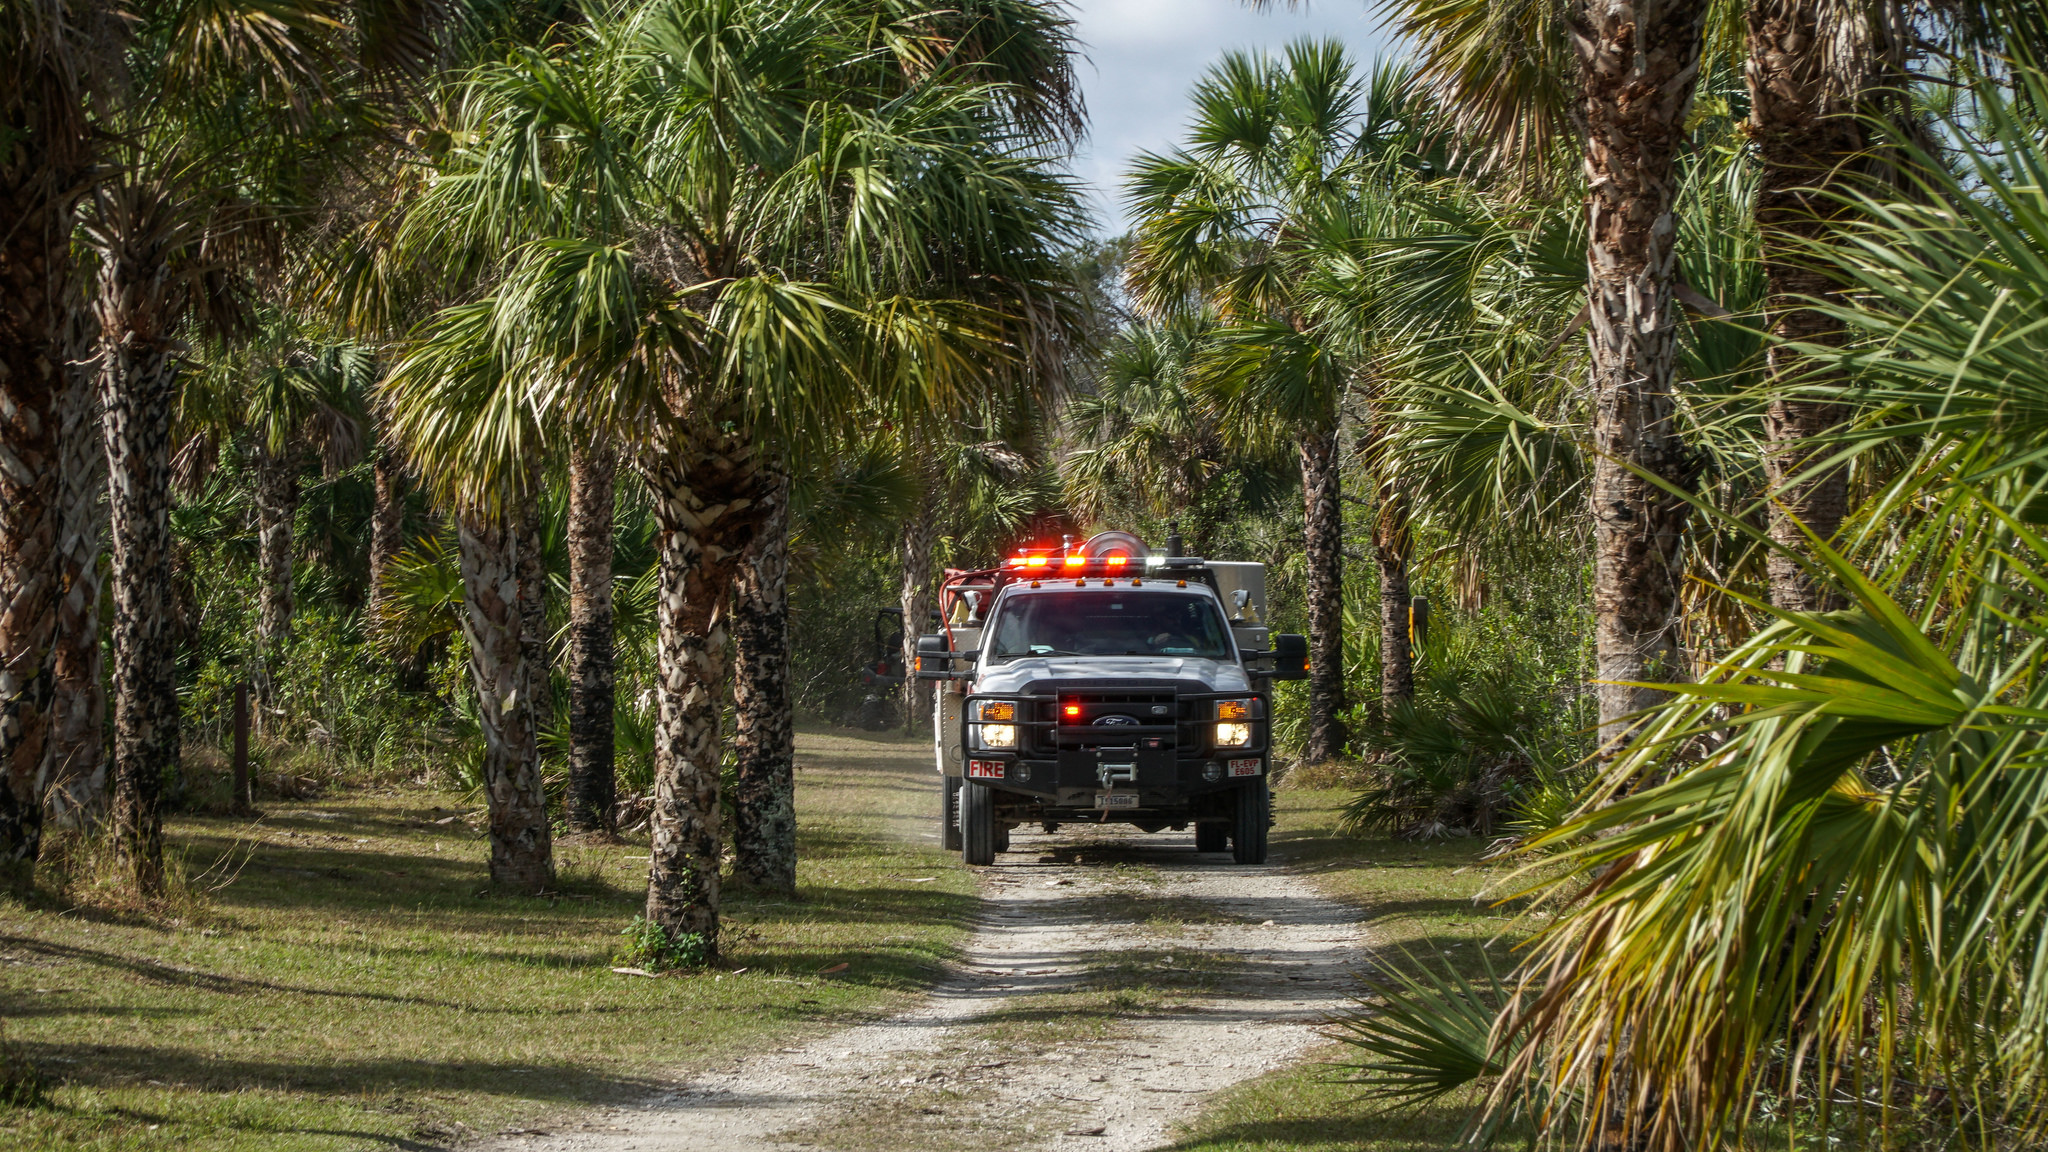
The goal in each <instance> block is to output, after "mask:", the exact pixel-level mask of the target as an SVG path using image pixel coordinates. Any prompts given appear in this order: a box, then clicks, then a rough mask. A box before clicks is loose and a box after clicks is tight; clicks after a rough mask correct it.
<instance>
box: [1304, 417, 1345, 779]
mask: <svg viewBox="0 0 2048 1152" xmlns="http://www.w3.org/2000/svg"><path fill="white" fill-rule="evenodd" d="M1342 495H1343V493H1342V488H1341V482H1340V480H1339V477H1338V452H1337V433H1336V432H1335V431H1334V430H1331V431H1321V432H1309V433H1305V434H1303V436H1302V439H1301V496H1302V534H1303V537H1304V539H1303V543H1302V552H1303V554H1304V559H1305V560H1306V562H1307V564H1308V650H1309V674H1308V744H1307V747H1305V748H1304V749H1303V750H1302V759H1303V761H1304V762H1306V763H1309V764H1320V763H1322V762H1323V761H1325V760H1334V759H1336V758H1337V757H1339V756H1342V755H1343V754H1344V739H1345V733H1344V721H1343V719H1342V715H1341V714H1342V713H1343V711H1344V512H1343V506H1342Z"/></svg>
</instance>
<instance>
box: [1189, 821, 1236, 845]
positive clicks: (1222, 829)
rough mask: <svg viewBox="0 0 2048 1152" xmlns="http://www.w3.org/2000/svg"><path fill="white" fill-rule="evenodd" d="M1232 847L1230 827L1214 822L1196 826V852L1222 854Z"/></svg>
mask: <svg viewBox="0 0 2048 1152" xmlns="http://www.w3.org/2000/svg"><path fill="white" fill-rule="evenodd" d="M1228 847H1230V825H1228V824H1223V823H1217V822H1212V823H1208V824H1197V825H1195V851H1197V852H1221V851H1223V850H1224V849H1225V848H1228Z"/></svg>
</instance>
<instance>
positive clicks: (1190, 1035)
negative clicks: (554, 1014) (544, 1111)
mask: <svg viewBox="0 0 2048 1152" xmlns="http://www.w3.org/2000/svg"><path fill="white" fill-rule="evenodd" d="M982 881H983V885H982V888H983V896H984V908H983V914H982V918H981V921H980V923H979V925H978V930H977V932H976V934H975V936H974V937H973V939H972V941H971V942H970V944H969V946H968V953H967V957H966V962H965V964H964V965H963V967H962V969H961V970H960V971H959V972H958V973H957V974H956V975H955V976H953V977H952V978H950V979H949V980H948V981H947V982H946V983H944V984H942V985H941V986H940V987H939V988H938V990H937V991H935V992H934V993H933V994H932V995H931V997H930V998H929V999H928V1000H927V1001H926V1002H925V1003H923V1004H922V1005H920V1006H918V1007H916V1008H914V1009H912V1010H910V1011H908V1012H905V1013H903V1014H901V1015H898V1016H894V1017H891V1018H889V1019H887V1020H883V1021H880V1022H877V1023H873V1024H867V1025H861V1026H858V1027H853V1028H849V1029H846V1030H843V1031H840V1032H836V1033H833V1034H831V1035H829V1036H826V1037H823V1038H822V1039H819V1040H817V1041H815V1042H813V1043H811V1044H808V1045H806V1046H804V1047H802V1048H793V1049H784V1050H782V1051H779V1052H773V1053H763V1054H759V1055H755V1056H752V1057H749V1058H747V1059H746V1060H744V1061H742V1062H740V1063H738V1064H736V1065H734V1066H732V1067H730V1068H723V1069H719V1070H717V1071H714V1072H711V1073H708V1074H704V1075H701V1076H699V1077H698V1078H697V1079H695V1080H694V1081H692V1082H690V1083H689V1084H687V1085H686V1086H684V1087H683V1088H681V1089H679V1090H678V1091H677V1092H675V1093H673V1094H671V1095H669V1096H666V1097H664V1098H662V1099H659V1100H656V1101H651V1102H649V1103H647V1104H645V1105H643V1106H641V1107H639V1108H623V1109H612V1110H607V1111H604V1112H600V1113H596V1114H591V1115H588V1116H586V1117H585V1118H584V1120H583V1122H582V1123H580V1124H578V1125H576V1126H575V1127H574V1128H564V1127H557V1128H555V1129H553V1130H552V1131H551V1132H549V1133H547V1134H545V1135H540V1134H534V1135H522V1136H516V1137H512V1138H509V1139H504V1140H501V1141H499V1142H498V1144H497V1145H496V1147H497V1148H500V1149H504V1150H511V1149H551V1150H560V1152H572V1150H573V1152H622V1150H625V1149H638V1150H645V1152H656V1150H662V1152H771V1150H772V1152H788V1150H790V1149H798V1148H809V1149H823V1150H830V1152H869V1150H873V1152H884V1150H888V1152H895V1150H899V1149H902V1150H911V1149H928V1150H931V1152H945V1150H953V1149H963V1150H964V1149H973V1150H976V1152H994V1150H996V1149H1002V1150H1005V1152H1008V1150H1010V1149H1054V1150H1066V1149H1091V1150H1095V1152H1139V1150H1142V1149H1152V1148H1159V1147H1162V1146H1164V1145H1166V1144H1168V1143H1169V1142H1170V1133H1171V1132H1172V1129H1173V1127H1174V1125H1175V1124H1176V1123H1178V1122H1180V1121H1183V1120H1186V1119H1188V1118H1189V1117H1191V1116H1192V1115H1193V1114H1194V1113H1195V1111H1196V1110H1197V1109H1198V1108H1199V1107H1200V1105H1201V1103H1202V1101H1203V1100H1204V1099H1205V1098H1206V1097H1207V1096H1208V1095H1209V1094H1210V1093H1212V1092H1215V1091H1216V1090H1218V1089H1220V1088H1224V1087H1227V1086H1229V1085H1231V1084H1234V1083H1237V1082H1238V1081H1241V1080H1244V1079H1247V1078H1249V1077H1252V1076H1256V1075H1258V1074H1260V1073H1262V1072H1266V1071H1268V1070H1271V1069H1273V1068H1277V1067H1280V1066H1283V1065H1285V1064H1287V1063H1289V1062H1290V1061H1292V1060H1294V1059H1297V1058H1298V1057H1299V1056H1300V1054H1301V1052H1302V1051H1303V1049H1304V1048H1305V1047H1307V1046H1308V1045H1310V1044H1311V1043H1313V1042H1314V1041H1315V1040H1316V1034H1315V1031H1314V1025H1315V1023H1316V1022H1317V1021H1318V1020H1320V1019H1322V1018H1323V1017H1324V1016H1326V1015H1327V1014H1328V1013H1330V1012H1332V1011H1334V1010H1337V1009H1340V1008H1342V1007H1343V1006H1344V1005H1345V1003H1346V995H1347V993H1348V992H1349V991H1350V990H1351V989H1352V988H1353V987H1354V980H1353V974H1352V970H1351V966H1352V965H1353V964H1354V963H1356V962H1357V961H1358V959H1359V956H1360V953H1359V951H1358V949H1359V945H1360V943H1361V941H1360V937H1359V932H1358V929H1357V927H1356V921H1355V916H1354V915H1353V914H1351V913H1350V912H1348V911H1347V910H1346V909H1344V908H1342V907H1341V906H1339V905H1337V904H1336V903H1334V902H1332V901H1330V900H1327V899H1325V898H1323V897H1322V896H1320V895H1318V894H1317V893H1316V892H1315V891H1314V890H1313V889H1312V888H1311V887H1310V885H1309V884H1308V883H1307V882H1306V881H1305V880H1304V879H1302V878H1301V877H1300V876H1298V875H1295V874H1292V873H1290V872H1288V871H1287V870H1286V868H1285V866H1284V862H1281V863H1276V864H1273V865H1267V866H1263V867H1242V866H1238V865H1234V864H1232V863H1230V862H1229V857H1228V856H1227V855H1215V854H1212V855H1198V854H1196V853H1195V851H1194V850H1193V836H1192V834H1189V833H1183V834H1172V833H1159V834H1155V835H1150V836H1147V835H1144V834H1142V833H1138V832H1135V831H1128V830H1123V829H1118V828H1116V827H1115V826H1111V827H1109V828H1105V829H1102V830H1100V831H1093V830H1089V831H1078V832H1077V831H1076V830H1074V829H1072V828H1069V829H1066V830H1063V831H1061V832H1060V833H1058V834H1055V835H1049V836H1048V835H1038V834H1026V833H1025V832H1024V830H1023V829H1019V830H1017V833H1016V834H1015V837H1014V841H1013V844H1012V848H1011V851H1010V852H1008V853H1006V854H1004V855H1002V856H999V857H997V863H996V864H995V866H993V867H991V868H987V869H983V870H982Z"/></svg>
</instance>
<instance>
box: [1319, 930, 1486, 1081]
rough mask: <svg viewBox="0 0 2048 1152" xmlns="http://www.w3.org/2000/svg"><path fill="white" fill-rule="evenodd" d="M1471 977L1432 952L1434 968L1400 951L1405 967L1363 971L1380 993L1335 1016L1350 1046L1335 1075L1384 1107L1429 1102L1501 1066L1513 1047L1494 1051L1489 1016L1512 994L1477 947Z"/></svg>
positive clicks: (1337, 1033)
mask: <svg viewBox="0 0 2048 1152" xmlns="http://www.w3.org/2000/svg"><path fill="white" fill-rule="evenodd" d="M1479 955H1480V957H1481V959H1482V963H1483V965H1484V971H1483V974H1482V975H1481V976H1480V978H1479V979H1478V981H1477V983H1475V982H1474V981H1473V980H1471V979H1468V978H1467V977H1466V975H1465V974H1464V973H1463V972H1460V971H1459V970H1458V969H1457V967H1456V966H1454V965H1452V964H1451V963H1450V962H1448V961H1447V960H1445V959H1444V958H1443V957H1441V956H1439V957H1438V958H1437V961H1438V968H1440V969H1441V971H1438V969H1437V968H1431V967H1430V966H1429V965H1428V964H1421V963H1417V962H1416V961H1415V959H1414V957H1412V956H1405V955H1404V959H1405V960H1406V961H1407V967H1409V968H1413V969H1414V972H1413V973H1412V974H1411V973H1410V972H1408V971H1405V970H1404V969H1403V968H1400V967H1394V966H1388V967H1384V968H1381V969H1379V970H1378V973H1377V974H1376V975H1374V976H1372V977H1369V978H1368V983H1369V984H1370V985H1371V986H1372V987H1373V989H1374V991H1375V992H1377V993H1378V994H1379V996H1380V1000H1379V1001H1378V1002H1377V1003H1367V1002H1361V1004H1360V1006H1359V1010H1358V1011H1355V1012H1351V1013H1348V1014H1345V1015H1343V1016H1339V1017H1338V1018H1337V1019H1336V1021H1335V1022H1334V1027H1335V1029H1336V1031H1335V1036H1336V1038H1337V1040H1338V1041H1340V1042H1341V1043H1343V1044H1345V1045H1347V1046H1349V1047H1351V1048H1354V1049H1356V1050H1357V1052H1358V1055H1357V1056H1356V1057H1355V1058H1354V1060H1349V1061H1341V1062H1339V1067H1340V1068H1342V1069H1344V1072H1343V1074H1342V1075H1341V1076H1340V1079H1341V1080H1342V1081H1343V1082H1344V1083H1347V1084H1357V1085H1361V1086H1362V1087H1363V1088H1364V1091H1365V1095H1366V1096H1367V1097H1368V1098H1370V1099H1373V1100H1378V1101H1381V1102H1382V1103H1384V1104H1386V1105H1388V1106H1409V1107H1412V1106H1417V1105H1425V1104H1430V1103H1433V1102H1435V1101H1437V1100H1440V1099H1442V1098H1443V1097H1445V1096H1447V1095H1450V1094H1451V1093H1453V1092H1456V1091H1457V1090H1458V1089H1460V1088H1463V1087H1465V1086H1466V1085H1468V1084H1471V1083H1473V1082H1474V1081H1477V1080H1482V1079H1491V1078H1494V1077H1497V1076H1500V1075H1501V1074H1502V1073H1504V1072H1505V1071H1507V1066H1508V1064H1509V1063H1511V1062H1512V1060H1513V1056H1514V1052H1513V1050H1512V1049H1510V1050H1509V1051H1507V1052H1501V1051H1498V1050H1496V1048H1495V1047H1494V1044H1493V1042H1492V1033H1493V1022H1494V1018H1495V1017H1496V1016H1497V1015H1499V1014H1500V1012H1501V1010H1502V1009H1503V1008H1504V1007H1506V1006H1508V1005H1510V1004H1512V1003H1514V1002H1515V1000H1516V997H1515V994H1514V992H1513V990H1511V989H1509V988H1506V987H1503V986H1502V984H1501V980H1500V977H1499V975H1498V974H1497V973H1495V971H1494V968H1493V961H1492V959H1491V958H1490V957H1487V955H1486V952H1485V951H1484V950H1483V949H1482V950H1481V951H1480V953H1479Z"/></svg>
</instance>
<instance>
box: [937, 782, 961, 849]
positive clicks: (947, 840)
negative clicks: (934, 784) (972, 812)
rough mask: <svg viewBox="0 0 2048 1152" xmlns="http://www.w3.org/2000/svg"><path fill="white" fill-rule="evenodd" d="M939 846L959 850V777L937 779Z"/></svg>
mask: <svg viewBox="0 0 2048 1152" xmlns="http://www.w3.org/2000/svg"><path fill="white" fill-rule="evenodd" d="M939 846H940V847H941V848H944V849H945V850H946V851H948V852H958V851H959V850H960V777H958V776H941V777H939Z"/></svg>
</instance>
